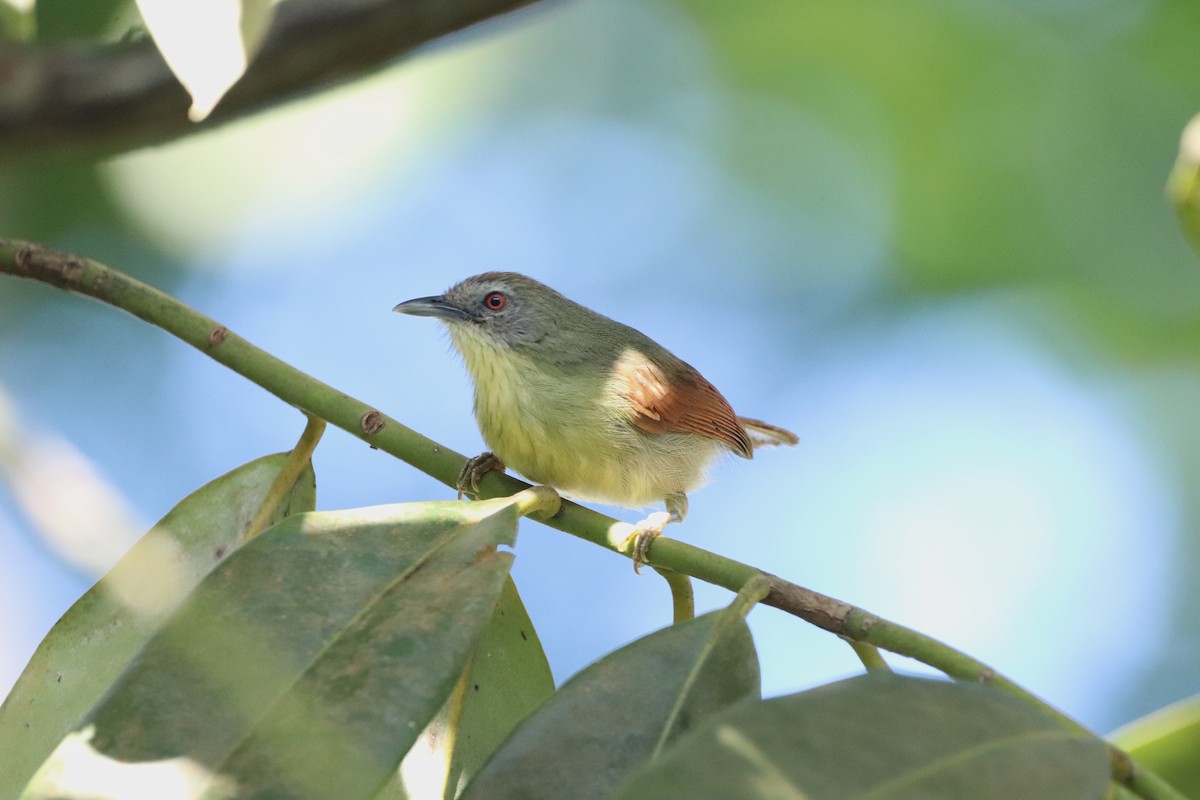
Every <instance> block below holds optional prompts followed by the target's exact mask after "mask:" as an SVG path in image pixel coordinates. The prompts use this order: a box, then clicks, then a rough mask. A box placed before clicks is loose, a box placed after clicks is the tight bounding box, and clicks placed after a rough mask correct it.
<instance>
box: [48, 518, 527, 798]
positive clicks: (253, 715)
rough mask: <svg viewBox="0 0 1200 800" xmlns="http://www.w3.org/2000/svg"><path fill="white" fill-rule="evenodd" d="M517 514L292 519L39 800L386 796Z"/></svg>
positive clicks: (119, 701) (234, 567)
mask: <svg viewBox="0 0 1200 800" xmlns="http://www.w3.org/2000/svg"><path fill="white" fill-rule="evenodd" d="M517 518H518V514H517V509H516V506H515V505H514V504H513V503H512V502H511V501H509V500H500V501H489V502H482V503H465V502H448V503H413V504H408V505H399V506H380V507H377V508H368V509H357V510H354V511H345V512H334V513H321V512H316V513H310V514H301V515H299V516H295V517H291V518H289V519H287V520H284V521H283V522H281V523H279V524H277V525H275V526H274V527H272V528H270V529H269V530H267V531H266V532H264V533H263V534H262V535H260V536H258V537H257V538H255V539H254V540H252V541H251V542H249V543H248V544H247V545H246V546H245V547H243V548H241V549H240V550H238V551H237V552H235V553H234V554H233V555H232V556H230V557H229V558H228V559H226V560H225V561H224V562H223V563H222V564H221V565H220V566H218V567H217V568H216V569H215V570H213V572H212V573H211V574H210V575H209V576H208V577H207V578H206V579H205V580H204V581H202V582H201V584H200V585H199V586H198V587H196V589H195V591H194V592H192V594H191V595H190V596H189V597H188V599H187V600H186V601H185V602H184V604H183V605H182V606H181V607H180V608H179V610H178V611H177V612H176V613H175V614H174V615H173V616H172V617H171V618H170V619H169V620H168V621H167V622H166V623H165V624H164V625H163V627H162V629H161V630H160V631H159V632H158V634H157V635H155V636H154V638H152V639H151V640H150V641H149V642H148V643H147V645H146V647H145V648H143V650H142V651H141V653H140V654H139V655H138V657H137V659H136V660H135V661H134V662H133V663H132V664H131V665H130V667H129V669H127V670H126V671H125V673H124V674H122V676H121V677H120V679H119V680H118V681H117V682H116V683H115V684H114V685H113V687H112V689H111V690H110V691H109V692H108V694H107V695H106V696H105V698H104V700H103V701H101V703H100V704H99V705H98V706H97V707H96V708H95V709H94V710H93V711H92V713H90V714H89V715H88V716H87V718H85V720H84V722H83V723H82V724H81V725H80V726H78V727H77V728H76V731H75V733H73V734H72V735H70V736H68V737H67V738H66V739H65V740H64V741H63V743H62V745H60V747H59V748H58V749H57V750H56V751H55V753H54V754H53V755H52V756H51V758H50V759H49V760H48V761H47V763H46V765H44V766H43V768H42V770H41V771H39V773H38V776H37V777H35V778H34V781H33V782H32V783H31V785H30V788H29V790H28V792H27V795H26V797H28V798H49V797H55V798H58V797H63V796H67V797H70V796H73V795H72V793H73V792H74V793H76V795H78V794H81V793H82V791H81V789H80V788H79V787H80V786H86V787H88V789H89V790H92V791H95V790H97V789H98V788H102V789H104V790H106V791H109V792H110V793H117V792H114V791H113V787H114V786H118V785H124V786H131V785H137V786H141V787H144V786H146V785H147V784H149V785H150V786H151V787H152V789H153V790H155V791H157V792H158V794H157V795H155V796H166V795H167V785H168V784H167V781H173V782H174V785H175V786H176V788H175V789H174V790H173V793H172V794H170V796H171V797H172V798H185V797H186V798H191V797H200V796H204V797H206V798H209V797H226V796H230V795H231V793H236V795H237V796H238V797H251V796H261V797H273V798H276V797H286V798H330V797H336V798H339V800H355V798H368V797H371V796H373V795H374V793H376V792H377V791H378V790H379V788H380V787H381V786H382V784H383V783H384V782H385V781H386V780H387V778H388V777H389V775H390V774H391V773H392V771H393V770H395V768H396V765H397V763H399V761H400V757H401V756H402V755H403V754H404V752H405V751H406V750H407V749H408V748H409V746H411V744H412V742H413V741H414V740H415V739H416V738H417V736H418V735H419V734H420V732H421V730H422V728H424V726H425V724H426V723H427V722H428V721H429V719H430V718H431V717H432V716H433V715H434V713H436V711H437V709H438V708H439V707H440V706H441V705H442V703H443V701H444V700H445V699H446V696H447V695H448V694H449V692H450V688H451V687H452V686H453V684H454V683H455V681H456V680H457V679H458V676H459V675H460V674H461V673H462V670H463V667H464V665H465V663H466V659H467V656H468V654H469V653H470V651H471V649H472V647H473V646H474V645H475V642H476V640H477V639H478V637H479V634H480V632H481V631H482V629H483V627H484V625H485V624H486V623H487V620H488V619H489V618H490V617H491V615H492V612H493V609H494V608H495V604H496V600H497V598H498V597H499V594H500V591H501V589H502V588H503V586H504V581H505V578H506V577H507V576H508V570H509V566H510V565H511V562H512V556H511V554H508V553H498V552H496V549H495V548H496V546H497V545H499V544H508V543H511V542H512V540H513V538H514V536H515V532H516V523H517ZM122 781H123V782H124V783H123V784H121V783H120V782H122ZM180 784H182V785H184V786H186V787H187V788H186V789H180V788H179V785H180ZM117 794H119V793H117ZM146 796H151V795H146Z"/></svg>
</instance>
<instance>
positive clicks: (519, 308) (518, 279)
mask: <svg viewBox="0 0 1200 800" xmlns="http://www.w3.org/2000/svg"><path fill="white" fill-rule="evenodd" d="M392 310H393V311H399V312H401V313H404V314H413V315H416V316H421V317H435V318H436V319H439V320H441V321H442V322H443V323H445V325H446V328H447V329H448V330H449V332H450V341H451V342H452V343H453V344H454V347H455V349H457V350H458V352H459V353H461V354H462V357H463V359H464V360H465V361H466V365H467V370H468V372H470V374H471V378H472V380H473V381H474V383H475V418H476V420H477V421H478V422H479V428H480V431H481V432H482V433H483V438H484V441H485V442H487V444H488V446H489V447H490V448H491V452H487V453H483V454H482V455H480V456H476V457H475V458H474V459H472V460H471V461H470V462H468V464H467V466H466V467H465V468H464V469H463V471H462V473H461V474H460V475H459V480H458V484H459V489H460V491H468V490H469V491H472V492H476V491H477V490H478V481H479V478H480V477H481V476H482V475H483V474H485V473H486V472H487V471H489V470H492V469H501V470H502V469H504V468H505V466H506V465H507V466H508V467H512V468H513V469H515V470H516V471H518V472H520V473H521V474H522V475H524V476H525V477H526V478H528V479H529V480H531V481H533V482H534V483H541V484H545V485H547V486H551V487H553V488H554V489H556V490H558V491H559V492H561V493H563V494H565V495H568V496H570V497H574V498H577V499H581V500H593V501H597V502H602V503H612V504H615V505H622V506H627V507H633V508H636V507H642V506H645V505H648V504H650V503H654V502H657V501H659V500H661V501H663V502H664V504H665V505H666V509H667V513H665V514H663V513H661V512H659V513H656V514H652V515H650V517H648V518H647V519H645V520H643V521H642V522H641V523H639V524H638V525H637V526H636V527H635V529H634V534H633V535H632V536H631V537H630V538H632V539H634V547H633V558H634V566H635V568H636V567H638V566H640V565H641V564H642V563H645V558H646V554H647V551H648V549H649V546H650V543H651V542H652V541H653V540H654V539H655V538H656V537H657V536H659V535H660V534H661V533H662V529H663V527H664V526H665V525H666V524H667V523H668V522H678V521H681V520H682V519H683V518H684V517H685V516H686V515H687V508H688V501H687V492H689V491H691V490H693V489H695V488H697V487H699V486H700V485H701V484H702V483H703V482H704V476H705V471H706V469H707V468H708V466H709V465H710V464H711V463H712V461H713V460H714V459H715V458H716V457H717V456H718V455H720V454H722V453H724V452H732V453H734V454H736V455H739V456H741V457H742V458H752V457H753V456H754V449H755V448H756V447H762V446H768V445H780V444H788V445H792V444H796V442H797V441H798V439H797V438H796V435H795V434H793V433H791V432H790V431H786V430H784V429H783V428H777V427H775V426H774V425H768V424H767V423H765V422H760V421H758V420H754V419H747V418H746V417H739V416H738V415H737V414H735V413H734V411H733V409H732V408H731V407H730V406H729V403H728V402H727V401H726V400H725V398H724V397H722V396H721V393H720V392H718V391H717V389H716V387H714V386H713V385H712V384H711V383H709V382H708V381H707V380H705V379H704V377H703V376H702V375H701V374H700V373H699V372H697V371H696V369H695V368H693V367H692V366H691V365H689V364H687V363H685V362H683V361H682V360H680V359H679V358H678V357H676V356H675V355H674V354H672V353H671V352H670V351H669V350H667V349H666V348H665V347H663V346H662V345H660V344H658V343H657V342H655V341H653V340H652V339H650V337H648V336H646V335H644V334H642V333H641V332H639V331H636V330H634V329H633V328H630V327H629V326H627V325H622V324H621V323H619V322H616V321H614V320H611V319H609V318H608V317H605V316H603V315H601V314H597V313H596V312H595V311H592V310H591V309H588V308H585V307H584V306H581V305H579V304H578V303H575V302H573V301H571V300H568V299H567V298H566V297H564V296H562V295H561V294H559V293H558V292H556V291H554V290H553V289H551V288H550V287H549V286H546V285H544V284H542V283H539V282H537V281H535V280H533V279H532V278H528V277H526V276H524V275H519V274H517V273H515V272H485V273H483V274H481V275H475V276H474V277H471V278H467V279H466V280H464V281H462V282H461V283H458V284H456V285H455V286H453V287H451V288H450V289H449V290H448V291H447V292H446V293H445V294H443V295H439V296H436V297H419V298H416V299H414V300H408V301H406V302H403V303H400V304H399V305H397V306H396V307H395V308H394V309H392Z"/></svg>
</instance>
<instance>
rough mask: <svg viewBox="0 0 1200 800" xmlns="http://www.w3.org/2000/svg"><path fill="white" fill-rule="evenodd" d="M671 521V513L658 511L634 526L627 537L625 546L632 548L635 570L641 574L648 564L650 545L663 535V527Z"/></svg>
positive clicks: (631, 553) (631, 555)
mask: <svg viewBox="0 0 1200 800" xmlns="http://www.w3.org/2000/svg"><path fill="white" fill-rule="evenodd" d="M668 522H671V515H670V514H669V513H667V512H665V511H656V512H654V513H653V514H651V515H650V516H648V517H646V518H645V519H644V520H642V521H641V522H639V523H638V524H637V525H635V526H634V527H633V532H631V533H630V534H629V536H627V537H626V538H625V548H630V543H631V542H632V549H631V552H630V557H631V558H633V571H634V572H635V573H637V574H639V575H640V574H641V572H642V567H643V566H645V564H646V557H647V556H648V555H649V553H650V545H651V544H653V543H654V540H655V539H657V538H658V537H660V536H662V532H663V528H665V527H666V526H667V523H668Z"/></svg>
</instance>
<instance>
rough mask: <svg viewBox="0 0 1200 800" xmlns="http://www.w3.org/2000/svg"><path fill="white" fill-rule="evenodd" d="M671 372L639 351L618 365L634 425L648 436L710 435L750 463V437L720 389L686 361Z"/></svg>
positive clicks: (751, 452) (751, 455)
mask: <svg viewBox="0 0 1200 800" xmlns="http://www.w3.org/2000/svg"><path fill="white" fill-rule="evenodd" d="M672 367H673V368H671V369H669V371H668V369H664V368H663V367H662V366H660V365H659V364H657V363H655V362H654V361H652V360H650V359H649V358H647V357H646V356H644V355H643V354H641V353H637V352H636V351H634V352H627V353H626V354H625V355H624V356H623V357H622V358H621V359H620V360H619V361H618V362H617V364H616V366H615V370H616V376H617V377H618V379H619V385H620V386H621V387H622V390H623V391H624V393H625V394H626V399H627V400H628V401H629V405H630V408H631V409H632V412H633V419H632V421H633V424H634V425H636V426H637V427H638V428H640V429H641V430H643V431H645V432H647V433H666V432H668V431H679V432H682V433H694V434H697V435H699V436H706V437H708V438H709V439H715V440H716V441H718V442H721V443H722V444H724V445H726V446H727V447H729V449H730V450H732V451H733V452H735V453H737V454H738V455H740V456H742V457H743V458H752V457H753V455H754V446H753V443H752V442H751V440H750V436H749V434H747V433H746V429H745V428H743V427H742V424H741V422H740V421H739V420H738V416H737V414H735V413H733V409H732V408H731V407H730V406H729V402H728V401H727V400H726V399H725V398H724V397H722V396H721V393H720V392H718V391H717V387H715V386H713V385H712V384H711V383H709V382H708V381H707V380H706V379H705V378H704V376H703V375H701V374H700V373H699V372H697V371H696V370H695V368H694V367H692V366H690V365H688V364H685V363H683V362H682V361H680V362H678V364H677V365H672Z"/></svg>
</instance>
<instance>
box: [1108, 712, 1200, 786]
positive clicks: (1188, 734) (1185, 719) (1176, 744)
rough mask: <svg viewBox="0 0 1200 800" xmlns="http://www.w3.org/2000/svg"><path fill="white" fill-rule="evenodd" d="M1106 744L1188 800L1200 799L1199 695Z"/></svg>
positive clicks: (1132, 726) (1130, 726) (1123, 731)
mask: <svg viewBox="0 0 1200 800" xmlns="http://www.w3.org/2000/svg"><path fill="white" fill-rule="evenodd" d="M1109 740H1110V741H1112V743H1113V744H1115V745H1116V746H1117V747H1120V748H1121V749H1122V750H1124V751H1125V752H1127V753H1129V755H1131V756H1133V757H1134V758H1135V759H1137V761H1138V763H1139V764H1141V765H1142V766H1143V767H1145V768H1146V769H1149V770H1151V771H1152V772H1155V773H1157V774H1158V775H1159V777H1161V778H1163V779H1164V780H1166V781H1167V783H1170V784H1171V785H1172V786H1174V787H1175V788H1176V789H1178V790H1179V791H1180V792H1182V793H1183V794H1185V795H1187V796H1188V797H1200V695H1196V696H1194V697H1189V698H1188V699H1186V700H1181V701H1180V702H1178V703H1174V704H1172V705H1169V706H1167V707H1166V708H1163V709H1160V710H1158V711H1155V712H1154V713H1153V714H1149V715H1147V716H1145V717H1142V718H1141V719H1139V720H1135V721H1134V722H1131V723H1129V724H1128V725H1126V726H1124V727H1122V728H1121V729H1120V730H1118V731H1116V732H1115V733H1113V734H1112V735H1111V736H1110V737H1109Z"/></svg>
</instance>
